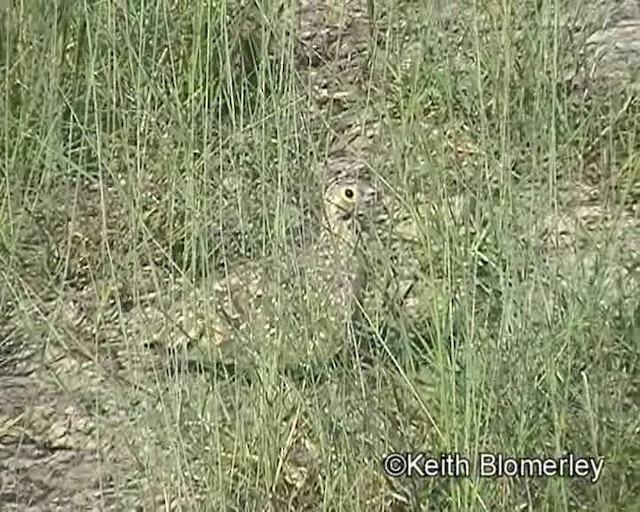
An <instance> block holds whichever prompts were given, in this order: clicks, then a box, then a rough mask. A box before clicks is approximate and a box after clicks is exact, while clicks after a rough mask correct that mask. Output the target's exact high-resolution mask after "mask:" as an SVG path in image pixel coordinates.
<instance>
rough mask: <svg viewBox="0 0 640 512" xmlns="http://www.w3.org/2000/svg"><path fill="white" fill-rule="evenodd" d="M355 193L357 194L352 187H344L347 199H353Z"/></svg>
mask: <svg viewBox="0 0 640 512" xmlns="http://www.w3.org/2000/svg"><path fill="white" fill-rule="evenodd" d="M355 195H356V194H355V192H354V191H353V189H352V188H349V187H347V188H345V189H344V197H346V198H347V199H349V200H352V199H353V198H354V197H355Z"/></svg>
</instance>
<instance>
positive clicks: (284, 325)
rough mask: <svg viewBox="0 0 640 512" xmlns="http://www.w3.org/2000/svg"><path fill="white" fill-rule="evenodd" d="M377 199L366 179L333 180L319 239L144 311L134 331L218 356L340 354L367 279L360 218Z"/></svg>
mask: <svg viewBox="0 0 640 512" xmlns="http://www.w3.org/2000/svg"><path fill="white" fill-rule="evenodd" d="M374 199H375V191H374V189H373V188H372V187H371V186H369V185H368V184H366V183H364V182H362V181H359V180H355V179H341V180H340V181H337V182H334V183H332V184H330V185H329V186H328V187H327V190H326V193H325V216H324V219H323V220H324V222H323V226H322V230H321V233H320V234H319V236H318V238H317V240H316V241H315V242H314V243H313V244H311V245H310V246H308V247H306V248H304V249H302V250H301V252H299V253H298V254H295V255H294V256H289V257H286V258H283V260H278V259H276V258H270V259H267V260H264V261H260V262H252V263H249V264H245V265H242V266H240V267H237V268H233V269H229V271H228V273H227V275H226V276H224V277H223V278H222V279H218V280H215V281H213V282H209V283H208V284H205V285H200V286H197V287H196V286H191V287H189V289H188V290H187V291H186V294H185V295H183V296H182V298H181V299H180V300H175V301H173V302H172V303H171V304H169V305H167V306H166V307H162V306H161V305H159V304H154V305H153V306H151V307H147V308H145V309H144V310H142V311H139V312H138V314H136V322H135V323H136V324H137V326H136V330H137V332H138V333H139V334H134V336H136V337H141V338H143V342H144V344H146V345H155V346H163V347H171V348H173V349H174V350H182V349H183V348H184V349H186V350H187V351H188V353H189V354H194V353H195V354H198V355H203V353H204V356H205V357H207V358H208V357H211V358H214V359H217V358H218V357H219V356H221V354H225V355H226V354H228V353H229V352H231V353H232V354H234V353H235V352H236V351H237V350H238V349H239V347H243V348H244V349H245V350H248V351H249V352H250V353H252V354H254V355H258V356H259V357H261V358H263V357H264V356H265V354H269V355H273V354H277V355H279V356H283V357H285V358H286V359H287V360H296V361H299V360H307V359H313V358H314V357H316V356H320V357H321V358H322V357H324V356H326V355H328V354H330V353H332V352H335V350H336V349H337V348H338V345H339V344H341V343H344V338H345V334H346V332H347V328H348V326H349V325H350V324H351V322H352V320H353V319H354V315H357V313H358V310H359V306H358V305H357V304H356V303H357V302H358V301H359V300H360V295H361V291H362V288H363V285H364V281H365V273H364V268H363V265H362V259H361V257H360V251H359V247H360V237H361V222H360V219H361V216H362V213H363V212H364V210H366V209H367V208H368V206H369V205H370V204H371V203H372V202H373V200H374ZM181 286H182V285H181ZM187 286H188V285H185V286H184V287H183V288H187ZM232 357H233V355H232Z"/></svg>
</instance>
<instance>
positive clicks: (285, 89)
mask: <svg viewBox="0 0 640 512" xmlns="http://www.w3.org/2000/svg"><path fill="white" fill-rule="evenodd" d="M392 4H393V2H389V3H388V5H387V4H381V5H380V6H378V5H376V13H378V14H377V15H378V16H379V20H378V21H379V23H380V26H381V30H382V31H383V32H384V31H385V30H386V34H385V37H384V38H383V39H384V44H381V45H379V46H378V48H377V51H376V58H375V60H373V61H372V63H371V66H372V79H371V84H370V86H371V88H370V90H363V91H362V92H363V100H362V101H363V103H364V102H369V103H370V108H371V110H372V111H373V112H374V113H375V115H376V116H377V118H378V121H379V127H380V134H379V135H378V140H379V144H378V145H377V147H378V148H379V154H376V155H372V159H373V158H374V156H375V158H376V161H380V162H382V163H381V164H380V165H379V166H378V167H377V168H376V172H377V173H378V174H379V175H380V176H381V177H382V178H384V180H385V182H386V183H387V184H388V187H387V188H388V189H389V190H388V191H387V195H388V196H389V197H394V198H395V200H396V202H397V203H398V204H402V205H404V207H403V208H404V210H405V217H407V216H408V217H410V218H412V219H413V221H412V223H411V231H412V233H414V234H417V235H416V236H414V237H413V238H414V239H413V241H412V242H411V243H409V242H407V243H402V242H400V241H397V240H392V241H391V242H390V243H387V242H386V241H385V240H386V238H385V236H386V237H387V238H388V235H389V230H388V229H387V231H385V229H386V228H385V227H384V226H379V228H380V229H379V233H378V234H381V236H380V237H379V239H378V240H377V242H379V243H376V242H375V241H372V246H371V251H372V252H373V253H375V254H372V256H373V257H372V258H371V265H372V267H373V268H372V269H370V270H371V272H370V273H371V275H372V276H374V277H372V279H371V283H370V295H371V297H370V300H369V306H370V307H369V310H368V311H367V315H366V318H368V319H369V323H370V325H369V326H367V328H366V329H365V331H366V337H367V343H368V345H369V346H370V348H371V351H372V354H374V357H373V360H372V361H370V362H369V364H368V365H367V366H365V367H361V366H360V365H358V364H355V362H354V361H349V362H347V364H342V365H334V366H327V367H326V368H321V369H320V370H319V371H316V370H314V371H312V372H308V373H302V374H295V375H291V374H289V373H283V372H281V371H280V370H279V368H278V366H277V365H276V364H274V363H273V362H272V361H271V360H269V358H268V357H267V358H265V360H264V361H263V364H261V365H259V366H258V367H257V368H254V370H255V372H254V373H255V374H254V375H253V376H252V377H251V378H250V379H249V378H246V377H244V376H242V375H236V376H234V377H229V376H224V375H219V374H217V373H215V372H214V373H211V372H205V373H198V372H188V373H181V374H179V375H171V376H166V375H164V374H163V373H161V372H159V373H157V374H155V375H151V376H150V375H149V374H148V373H142V372H139V371H137V370H136V368H135V365H133V364H132V365H129V366H128V368H130V369H129V370H128V371H129V372H130V374H129V375H127V383H128V384H126V385H125V384H122V383H120V384H114V383H112V382H111V383H110V384H109V385H108V386H107V385H106V384H105V385H104V386H103V387H102V388H95V389H83V390H82V391H83V396H84V397H85V398H86V396H90V397H92V398H91V401H92V402H93V403H99V405H100V406H99V407H97V408H96V409H95V411H94V412H95V414H96V418H97V419H98V420H99V421H100V419H101V418H103V419H105V420H108V419H111V417H113V416H118V417H124V418H126V422H121V423H120V426H119V427H118V428H119V429H121V430H120V432H121V435H124V436H126V439H127V440H128V444H129V450H130V452H131V453H132V454H133V456H134V457H133V460H135V464H134V465H133V466H132V467H130V468H128V469H127V470H124V469H123V470H122V474H121V475H119V479H118V485H119V486H120V487H119V489H120V494H121V496H122V499H123V500H125V502H126V503H128V504H129V505H131V506H133V504H141V503H142V504H143V505H144V506H145V507H146V508H149V509H154V507H158V508H160V507H161V505H160V502H159V501H158V500H160V499H162V500H163V502H164V503H165V505H164V506H166V507H167V508H169V507H171V506H174V507H177V508H178V509H185V510H254V509H255V510H266V509H269V507H271V508H270V509H271V510H286V509H292V510H369V509H372V510H395V509H402V508H403V507H405V508H406V509H415V510H435V509H443V510H554V511H555V510H578V509H585V510H634V507H637V503H638V499H639V498H638V496H639V494H638V484H637V481H638V456H639V454H640V451H639V445H638V428H639V426H640V425H639V423H638V418H640V414H639V412H640V411H639V404H638V382H639V381H638V346H639V343H638V341H639V339H638V332H639V331H638V325H637V322H638V311H639V309H638V308H639V305H638V297H640V294H638V281H637V263H638V260H637V250H638V248H637V246H636V247H635V251H636V252H635V254H634V253H633V251H632V250H631V249H625V250H623V248H624V247H626V246H624V239H625V238H624V237H623V242H620V241H619V239H618V238H616V237H615V236H613V235H614V234H615V233H614V230H613V227H610V228H608V230H605V231H606V232H605V231H603V232H602V233H598V232H596V233H595V234H593V233H592V234H591V235H583V237H582V238H581V239H580V243H579V244H578V243H577V242H576V248H575V250H573V251H570V250H566V251H564V252H563V251H560V250H557V251H552V250H550V249H549V248H548V246H547V245H545V243H544V242H543V240H542V239H541V238H540V236H539V231H538V230H536V226H538V225H539V221H541V220H543V219H544V218H545V217H549V218H551V216H552V215H553V214H557V213H558V212H561V211H562V210H563V208H564V207H567V205H569V206H570V203H568V199H567V198H569V197H571V192H572V191H573V190H577V189H579V186H580V184H581V183H583V182H584V180H583V174H584V170H585V166H584V165H582V164H581V163H580V162H581V157H582V156H583V155H584V153H585V151H586V150H590V149H592V147H593V144H594V141H597V143H598V148H600V150H601V152H603V153H604V154H606V155H614V157H615V158H614V159H615V162H616V166H617V168H624V169H629V168H631V169H633V165H634V164H633V162H636V165H637V161H638V158H639V153H640V149H639V145H638V140H637V126H638V123H637V121H638V106H637V103H636V102H634V101H627V100H628V96H626V95H625V93H624V91H618V92H616V94H615V95H606V94H602V95H591V96H589V97H588V98H586V99H585V97H584V96H581V95H579V94H577V93H574V92H572V91H571V90H570V89H569V88H568V87H565V86H564V82H563V73H564V71H563V70H564V66H565V64H570V62H571V59H573V57H574V56H573V55H572V54H571V53H568V52H567V51H565V48H566V47H567V44H568V42H567V40H566V39H565V38H564V36H563V31H562V30H561V27H560V26H559V23H558V18H557V16H558V15H556V11H557V10H558V8H559V7H558V6H557V5H554V4H553V3H550V2H543V3H542V4H541V5H540V7H539V8H538V9H537V10H533V9H530V8H528V7H525V6H523V7H519V6H516V5H515V4H511V3H509V2H503V3H499V4H498V3H491V4H487V6H486V7H482V6H479V5H476V4H475V3H473V5H469V6H467V8H466V9H465V10H464V15H461V17H460V18H457V19H456V20H455V24H456V25H457V26H458V27H459V30H457V31H449V32H447V30H445V26H444V24H442V23H438V22H436V21H434V20H435V19H437V16H435V15H434V12H436V11H433V10H432V9H428V8H427V7H423V6H422V5H420V4H415V5H413V4H409V5H405V4H403V5H395V4H393V5H392ZM292 12H293V10H292V6H290V5H284V4H283V5H277V4H271V3H267V4H265V5H260V6H257V4H254V3H249V4H242V3H240V2H237V3H235V2H221V3H215V2H208V3H207V2H205V3H199V4H193V5H191V4H188V3H173V2H164V1H161V2H155V3H153V2H152V3H145V2H115V1H114V2H98V3H96V2H93V3H91V2H89V3H88V2H49V3H47V2H38V1H31V2H21V3H15V4H11V5H9V6H5V7H3V8H2V10H1V11H0V15H1V16H2V26H3V27H4V30H3V31H2V34H3V35H2V36H1V39H0V41H1V43H0V55H1V57H0V59H1V60H0V68H1V69H2V82H1V84H2V85H1V90H2V97H3V105H4V106H5V108H4V109H3V111H2V121H1V125H2V146H1V147H2V150H1V151H2V158H1V160H0V162H1V165H2V174H3V178H2V181H3V186H2V194H1V197H2V199H1V202H0V220H1V222H2V224H1V225H0V255H1V258H2V263H3V268H2V275H3V281H4V283H5V284H6V285H7V286H3V295H4V297H3V301H7V302H3V307H5V304H9V303H10V304H13V305H15V304H18V303H22V302H24V301H34V300H36V299H37V298H40V299H41V300H44V299H45V298H47V297H50V296H51V295H52V294H53V295H55V296H57V295H60V294H62V295H63V296H67V295H70V294H71V295H73V294H79V296H81V297H83V298H84V299H83V300H88V301H90V302H91V303H92V304H93V306H92V308H93V309H92V310H91V308H89V307H88V306H87V308H88V309H90V310H91V312H90V314H89V317H88V318H89V321H90V323H92V324H93V328H94V331H95V335H94V337H93V338H91V337H82V336H79V335H77V336H74V335H71V334H66V335H63V336H66V337H67V338H68V339H65V342H64V346H65V347H76V348H78V347H81V348H82V349H83V350H84V351H85V352H89V353H91V354H94V355H95V359H96V361H97V363H98V364H100V362H101V361H102V360H103V359H102V358H103V357H106V356H104V353H105V352H109V344H110V343H111V344H113V345H114V346H115V345H118V347H119V350H121V353H122V354H128V353H132V352H134V351H138V349H139V346H138V344H136V341H137V340H135V339H130V337H129V335H128V334H127V333H126V332H122V331H121V329H120V326H119V323H118V322H117V321H115V320H113V319H112V320H111V321H112V322H113V323H112V324H111V325H107V324H106V323H105V322H107V321H106V320H104V319H103V318H102V317H101V315H100V312H101V311H102V310H106V309H107V308H114V307H115V310H116V311H117V312H118V313H119V314H121V315H125V314H126V313H127V311H128V310H129V309H130V308H131V304H132V303H136V302H137V301H138V300H140V297H141V296H142V295H144V294H146V293H149V292H151V291H156V292H157V293H159V294H164V293H168V292H166V290H167V287H166V285H165V284H164V283H166V282H167V281H168V280H171V279H172V278H173V277H175V276H178V275H183V274H186V275H187V276H188V277H189V278H190V279H191V280H192V281H194V282H196V283H198V282H200V280H201V279H202V277H203V276H204V275H216V274H218V275H224V274H225V273H226V272H227V271H228V270H229V269H233V268H234V266H235V265H237V264H238V263H239V262H241V261H245V260H256V261H260V260H262V259H263V258H268V257H271V256H274V255H275V256H277V257H279V258H291V257H292V255H293V254H294V253H295V252H296V251H297V250H299V248H300V247H301V246H303V245H304V244H305V243H306V241H307V240H308V239H309V238H310V237H312V234H313V231H314V230H316V229H317V224H316V220H317V215H316V214H317V211H318V208H319V207H320V201H321V184H320V180H319V177H318V175H317V173H316V172H315V169H316V168H317V166H318V165H319V164H320V162H322V160H323V158H324V156H325V155H324V154H322V151H321V150H320V148H321V147H322V144H321V142H322V141H321V139H322V130H323V129H322V125H321V123H320V121H319V120H318V119H313V118H312V117H311V116H310V115H309V112H310V108H309V102H308V99H307V98H306V95H305V93H304V91H303V90H302V88H301V87H300V84H299V82H298V80H297V77H296V73H295V60H294V40H293V38H292V31H293V28H294V26H295V23H294V19H293V17H292V16H293V15H292ZM612 158H613V157H612ZM608 162H609V164H610V165H608V167H603V170H602V173H603V174H604V175H607V173H610V172H612V171H611V169H613V168H614V165H613V164H611V162H610V161H608ZM605 163H607V162H605ZM625 165H626V166H627V167H625ZM634 172H635V171H633V170H632V171H629V173H630V174H631V176H632V178H631V180H632V181H633V180H637V172H635V173H634ZM607 183H609V184H611V183H612V185H610V188H609V189H606V188H605V192H604V194H605V196H604V199H603V202H604V203H607V204H612V203H615V201H617V200H618V199H619V197H620V194H619V192H620V187H619V186H618V185H616V183H618V182H616V181H615V180H613V181H611V180H610V181H608V182H607ZM624 183H627V182H624ZM634 183H637V182H634ZM625 186H626V185H625ZM632 186H636V185H633V183H632ZM611 192H614V193H611ZM623 195H624V194H623ZM458 196H462V197H464V204H465V206H464V208H463V213H462V216H461V217H455V216H454V217H455V218H451V217H449V216H447V214H446V211H447V208H448V207H449V206H450V204H451V202H452V198H453V197H458ZM625 197H626V196H625ZM605 200H606V201H605ZM632 200H633V199H630V201H632ZM624 208H625V206H624V205H619V206H618V207H612V208H611V209H612V211H613V212H615V213H614V217H615V215H618V216H620V215H622V212H623V211H624ZM432 209H435V210H436V211H437V212H440V213H438V214H437V215H434V214H431V213H428V212H431V211H432ZM627 229H628V231H629V232H628V233H626V234H625V236H626V237H627V238H632V237H633V236H635V237H636V239H637V234H635V235H634V233H633V232H631V231H632V230H634V229H636V230H637V226H635V227H634V226H631V227H629V228H627ZM392 231H393V230H392ZM385 233H386V234H385ZM576 236H577V235H576ZM373 238H376V237H373ZM403 265H406V266H407V267H410V268H411V269H412V272H414V273H415V275H416V278H415V279H416V282H415V286H414V293H416V294H417V297H418V299H419V301H418V306H417V307H416V312H414V314H413V315H412V316H411V318H410V319H409V318H408V317H406V315H404V314H403V313H402V311H396V310H394V308H392V307H391V306H390V305H389V304H388V303H387V302H385V299H384V297H385V293H386V292H387V291H388V290H385V289H383V286H384V285H385V284H388V283H385V282H384V281H385V279H383V276H386V277H388V276H389V275H394V272H395V274H396V275H397V274H402V271H403ZM394 266H395V268H393V272H392V271H391V267H394ZM375 276H378V277H379V278H376V277H375ZM172 293H173V292H172ZM176 300H177V297H176ZM6 307H7V308H8V307H9V306H6ZM287 307H291V308H296V307H299V308H302V305H301V304H296V303H294V302H293V301H292V302H291V303H290V304H288V305H287ZM300 311H302V312H303V313H301V314H302V315H303V316H302V320H303V319H304V308H302V309H301V310H300ZM34 315H35V314H34ZM31 320H32V321H33V322H34V323H36V322H42V319H39V318H36V317H35V316H34V318H32V319H31ZM150 327H152V326H150ZM281 328H282V329H286V326H282V327H281ZM107 329H110V330H111V331H114V332H115V335H114V336H112V338H111V340H110V341H109V342H105V341H104V340H103V338H104V336H103V335H102V334H103V333H104V331H106V330H107ZM111 331H110V332H111ZM34 343H35V341H34ZM122 346H124V347H126V349H124V350H123V349H122ZM65 378H67V379H69V382H67V383H66V385H67V386H68V387H69V388H71V389H75V388H80V387H82V384H77V383H76V384H74V383H73V382H71V380H72V379H74V378H75V379H77V380H78V382H80V381H81V380H82V378H81V376H73V375H66V376H65ZM132 382H134V383H135V385H131V383H132ZM396 451H426V452H428V453H431V454H440V453H460V454H462V455H464V456H467V457H469V458H472V459H473V458H474V457H475V456H477V454H478V453H480V452H483V451H486V452H501V453H505V454H509V455H513V456H533V455H537V456H549V457H550V456H554V455H561V454H564V453H567V452H571V453H575V454H580V455H590V456H594V457H595V456H597V457H605V470H604V474H603V476H602V478H601V480H600V481H599V482H598V483H597V484H590V483H588V482H586V481H585V480H583V479H569V478H549V479H518V478H502V479H490V478H480V477H478V476H477V475H473V476H472V477H470V478H465V479H455V478H431V479H400V480H391V479H387V478H385V477H384V475H383V473H382V469H381V458H382V456H383V454H386V453H390V452H396ZM291 452H295V453H297V454H298V459H301V460H302V462H300V464H299V467H298V468H297V469H295V464H291V463H290V462H289V457H291ZM295 453H294V455H295ZM294 458H295V457H294ZM394 507H395V508H394Z"/></svg>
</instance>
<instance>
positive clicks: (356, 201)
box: [325, 179, 377, 242]
mask: <svg viewBox="0 0 640 512" xmlns="http://www.w3.org/2000/svg"><path fill="white" fill-rule="evenodd" d="M376 198H377V191H376V189H375V188H373V187H372V186H371V185H370V184H368V183H366V182H365V181H363V180H356V179H350V180H342V181H340V182H337V183H332V184H330V185H329V186H328V187H327V189H326V191H325V209H326V220H327V224H328V226H327V227H328V228H329V232H330V233H331V234H333V235H335V236H337V237H339V238H341V239H343V240H345V241H347V242H348V241H352V240H355V239H356V238H357V236H358V235H359V234H360V229H361V227H362V218H363V217H364V216H365V215H366V213H367V210H369V209H370V207H371V205H372V204H373V203H374V202H375V200H376Z"/></svg>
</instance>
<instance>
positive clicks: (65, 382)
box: [0, 0, 640, 512]
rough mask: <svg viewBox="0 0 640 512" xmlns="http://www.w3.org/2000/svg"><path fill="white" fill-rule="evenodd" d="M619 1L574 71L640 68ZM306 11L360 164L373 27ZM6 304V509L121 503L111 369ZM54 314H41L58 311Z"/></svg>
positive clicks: (324, 93)
mask: <svg viewBox="0 0 640 512" xmlns="http://www.w3.org/2000/svg"><path fill="white" fill-rule="evenodd" d="M616 5H617V8H616V9H617V10H616V11H615V13H614V14H611V15H609V18H610V22H609V23H608V24H605V25H603V24H595V23H594V24H590V25H589V24H587V25H586V29H587V30H589V27H590V26H591V27H594V26H599V27H602V26H604V27H605V28H599V29H598V30H592V31H591V34H590V35H588V37H587V38H586V43H587V44H586V46H585V51H586V52H587V53H588V55H587V58H586V60H585V62H589V63H592V64H594V65H592V66H590V67H589V70H588V71H585V70H584V69H582V70H580V72H579V73H578V72H576V77H579V78H576V79H579V80H581V81H584V80H599V79H601V78H602V77H605V76H606V77H611V76H613V75H614V74H615V75H616V76H624V77H625V79H629V78H631V79H635V77H636V76H637V70H638V67H639V63H638V62H633V61H632V59H630V58H629V56H630V55H635V56H636V58H637V56H638V55H639V51H638V48H640V4H639V3H638V2H622V3H620V2H618V3H616ZM299 17H300V23H299V27H300V33H299V37H300V42H301V44H300V48H299V56H298V59H299V62H298V64H299V69H300V73H301V75H302V77H303V79H304V80H305V81H306V82H307V85H308V87H309V90H310V94H311V96H312V98H313V100H314V102H315V104H316V105H317V108H318V113H319V114H321V115H324V116H326V118H327V119H329V120H330V125H331V129H332V131H333V132H334V135H335V137H334V141H333V142H332V146H331V149H330V151H329V158H330V159H331V158H333V159H334V160H335V162H336V164H335V165H336V166H339V165H345V159H347V164H348V165H360V164H359V163H358V162H359V159H360V158H361V156H362V155H363V153H366V151H367V136H366V133H367V129H366V126H365V125H366V124H367V121H366V115H363V114H362V113H361V112H354V111H353V110H352V102H351V98H352V96H353V95H355V94H357V93H358V89H359V87H361V86H362V84H363V82H365V81H366V78H367V77H366V76H365V71H363V70H365V69H366V66H363V65H362V59H364V58H365V55H366V53H367V48H368V45H369V42H368V41H369V38H370V37H371V35H372V34H373V35H374V37H375V35H376V34H375V30H372V27H371V26H370V25H369V21H368V13H367V12H366V4H365V3H364V2H355V1H354V2H350V3H349V4H348V5H347V9H346V10H345V11H344V12H343V13H341V14H340V15H338V14H336V13H332V12H330V11H329V10H328V8H327V7H326V3H324V2H321V1H319V0H307V1H306V2H304V3H303V6H302V8H301V10H300V12H299ZM596 56H597V58H596ZM596 60H597V62H596ZM329 167H330V168H331V165H329ZM337 172H339V169H338V171H337ZM0 306H1V307H2V310H0V318H2V320H3V321H4V323H5V327H4V328H3V329H0V510H7V511H10V510H16V511H18V510H20V511H42V512H44V511H53V510H69V511H72V510H122V509H123V506H124V505H123V502H122V500H121V496H118V495H117V494H116V484H117V475H119V474H121V470H122V469H123V468H126V471H128V472H135V471H136V467H135V461H133V460H132V459H131V457H130V456H129V455H128V452H127V450H126V446H124V443H123V442H122V433H121V432H119V431H117V430H114V431H113V432H112V433H111V435H109V434H105V430H104V428H98V427H97V426H96V424H95V423H94V421H93V419H92V418H93V412H92V404H91V403H90V402H87V401H86V400H85V397H83V396H82V393H81V391H82V390H83V389H86V386H87V385H88V383H89V382H94V383H95V382H96V379H97V380H98V381H99V382H101V385H103V383H104V382H106V381H105V379H106V377H105V376H104V375H98V374H96V373H95V371H94V370H92V369H91V368H92V366H91V365H92V363H91V361H88V360H87V359H83V358H81V357H78V358H74V356H72V355H69V354H68V353H67V354H65V355H64V356H60V357H62V358H66V360H63V359H58V360H56V358H58V355H59V354H63V353H64V351H60V352H58V355H56V351H55V350H42V345H43V342H44V341H45V338H46V336H47V334H46V332H45V331H46V329H44V328H43V329H42V330H41V331H37V330H36V332H29V331H28V330H27V332H18V330H14V329H13V327H15V326H16V325H17V324H16V322H15V311H14V310H15V308H17V305H16V304H12V303H9V302H5V303H2V302H1V301H0ZM51 314H52V313H51ZM51 314H50V313H46V312H45V314H44V315H42V316H43V318H45V319H46V318H49V319H51V318H52V317H51ZM11 318H13V319H14V320H12V321H9V320H10V319H11ZM11 326H13V327H11ZM44 344H46V343H44ZM81 374H82V376H81ZM79 391H80V396H79V395H78V392H79ZM114 407H115V406H114ZM141 505H142V501H140V502H139V503H138V506H141ZM125 508H126V507H125Z"/></svg>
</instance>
